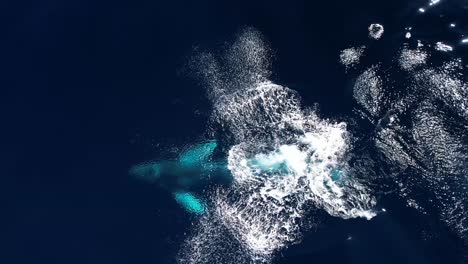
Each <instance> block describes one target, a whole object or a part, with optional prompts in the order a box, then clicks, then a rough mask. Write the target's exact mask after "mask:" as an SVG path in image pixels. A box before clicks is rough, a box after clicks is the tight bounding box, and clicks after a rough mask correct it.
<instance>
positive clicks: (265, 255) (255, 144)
mask: <svg viewBox="0 0 468 264" xmlns="http://www.w3.org/2000/svg"><path fill="white" fill-rule="evenodd" d="M233 47H234V48H230V49H228V52H227V54H228V58H230V55H232V56H233V55H237V56H234V57H236V59H235V60H230V59H228V61H227V63H226V64H224V65H223V64H222V62H223V61H224V60H223V59H222V60H220V61H221V63H220V61H217V60H215V59H214V56H211V55H210V56H211V57H210V60H203V61H202V64H201V65H199V67H200V68H201V69H209V71H210V72H209V73H208V74H205V76H208V77H209V78H210V79H209V80H207V81H206V83H208V84H211V86H210V87H208V90H209V92H210V94H211V95H212V101H213V120H214V125H216V126H219V127H221V128H222V129H223V135H230V136H229V138H230V139H231V142H232V143H233V146H232V147H231V148H230V150H229V153H228V168H229V169H230V171H231V173H232V175H233V177H234V183H233V185H232V186H231V187H229V188H227V189H217V190H216V192H215V194H214V196H213V200H212V203H213V206H214V210H213V212H212V213H210V215H211V217H212V218H214V219H216V221H213V220H206V219H209V218H208V217H207V218H206V219H205V218H203V219H202V220H201V221H210V222H205V223H203V224H201V227H202V228H199V230H198V231H197V232H195V235H194V236H192V238H190V239H189V240H188V242H187V243H188V244H187V246H186V247H184V248H185V253H182V256H183V257H181V260H183V261H182V262H188V263H199V262H197V261H196V259H201V257H199V256H197V257H196V258H195V257H194V258H191V257H190V254H195V253H193V252H196V254H198V255H199V254H201V253H200V252H202V251H200V250H199V249H195V248H193V247H197V248H200V247H209V249H206V250H204V252H211V253H210V255H206V256H204V257H205V258H206V259H210V258H211V254H212V255H213V256H219V254H218V253H213V251H215V250H214V249H213V248H212V247H216V245H213V244H211V243H209V244H204V245H200V243H195V244H194V245H190V243H192V242H190V241H194V239H193V238H196V239H200V240H201V241H207V239H204V238H203V237H205V236H209V237H212V236H213V232H218V231H216V230H228V232H227V233H228V235H226V231H222V232H223V234H224V235H218V236H226V237H231V238H234V239H235V241H237V243H238V244H239V247H238V250H239V254H248V256H249V258H250V261H254V262H265V261H269V260H270V259H271V258H272V256H273V255H274V254H275V253H276V252H277V251H278V250H280V249H282V248H284V247H287V246H288V245H289V244H291V243H296V242H298V241H299V240H300V237H301V232H302V229H303V228H304V226H303V224H302V223H303V222H304V221H305V219H304V217H305V216H306V215H307V213H308V212H309V211H310V208H313V207H315V208H319V209H323V210H325V211H326V212H327V213H328V214H330V215H332V216H336V217H341V218H344V219H347V218H356V217H363V218H366V219H371V218H372V217H373V216H375V212H373V211H372V209H371V208H372V207H373V206H374V205H375V199H374V198H373V197H372V196H371V195H369V193H368V191H367V189H366V188H365V187H364V186H363V185H361V184H360V183H359V182H357V181H356V180H354V179H353V178H352V177H350V175H349V176H348V177H346V179H343V180H340V181H336V180H333V179H332V173H333V170H335V169H339V168H340V167H341V166H344V164H343V158H344V155H345V154H346V151H347V149H348V147H349V138H350V135H349V133H348V132H347V129H346V124H345V123H337V122H331V121H327V120H323V119H320V118H319V117H318V116H317V115H316V113H315V112H314V111H312V110H307V109H303V107H302V106H301V105H300V98H299V97H298V95H297V93H296V92H294V91H293V90H290V89H288V88H286V87H283V86H280V85H277V84H274V83H272V82H270V81H268V80H267V76H265V74H263V73H269V70H268V68H267V67H268V66H269V63H258V62H263V60H262V58H259V57H258V56H257V54H263V56H264V55H265V54H266V53H264V50H266V49H267V48H266V45H265V44H264V42H263V40H262V38H261V37H260V35H259V33H258V32H256V31H254V30H247V31H245V32H244V33H243V34H241V35H240V36H239V39H238V40H237V41H236V42H235V43H234V44H233ZM232 51H234V53H230V52H232ZM236 52H238V53H237V54H235V53H236ZM203 56H205V57H204V58H206V57H207V56H208V55H207V54H204V55H203ZM244 57H246V58H244ZM266 57H267V56H266ZM224 62H226V61H224ZM250 62H253V63H251V64H249V63H250ZM206 63H208V64H206ZM243 63H248V65H247V67H244V65H243ZM232 69H234V70H232ZM237 75H240V76H243V77H242V78H241V79H239V78H237V77H236V76H237ZM230 80H241V81H237V83H235V85H234V86H233V85H232V84H226V82H230ZM226 87H229V89H226ZM204 219H205V220H204ZM220 224H221V225H222V226H223V227H211V226H210V225H220ZM206 230H209V231H206ZM207 232H210V233H209V234H207ZM220 232H221V231H220ZM236 250H237V249H236ZM213 261H215V260H214V259H213ZM223 261H224V262H223V263H234V262H236V261H238V260H236V258H233V259H232V260H231V259H224V260H223Z"/></svg>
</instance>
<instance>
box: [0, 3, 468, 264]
mask: <svg viewBox="0 0 468 264" xmlns="http://www.w3.org/2000/svg"><path fill="white" fill-rule="evenodd" d="M447 2H449V1H447ZM450 2H451V3H450V4H447V3H442V4H444V5H443V6H442V7H441V9H440V10H441V11H440V12H441V13H443V14H444V16H441V15H440V14H439V13H434V14H431V13H430V12H428V16H427V17H426V19H425V20H423V19H420V18H418V17H417V16H416V13H415V10H416V9H417V7H418V6H420V5H426V4H427V3H426V2H425V1H411V2H409V1H403V0H397V1H359V0H357V1H338V0H330V1H245V2H242V1H230V2H227V1H154V0H153V1H146V0H136V1H121V0H118V1H82V0H80V1H77V0H71V1H55V0H48V1H35V2H30V3H19V2H9V3H8V2H7V3H4V4H2V6H3V7H4V8H2V11H4V13H5V14H4V15H3V16H2V24H3V25H4V26H5V25H6V27H3V31H2V41H1V42H2V43H1V44H0V45H1V46H2V47H3V48H2V50H3V52H2V53H4V55H3V56H2V58H1V61H2V64H3V66H4V67H2V68H3V70H2V73H1V76H2V91H4V94H5V96H2V99H4V101H3V102H2V104H1V107H2V112H3V113H4V117H3V119H4V122H3V124H4V127H3V128H4V129H3V130H4V132H6V136H4V139H5V143H4V144H5V145H3V147H2V149H3V151H2V152H3V155H2V158H3V160H4V161H6V162H5V164H6V165H5V166H6V167H4V168H5V169H4V173H5V174H4V175H5V176H7V177H8V178H9V179H12V181H13V184H14V188H13V189H11V190H9V191H7V194H8V196H9V201H10V202H12V204H13V208H14V211H15V213H16V216H15V224H14V247H15V252H16V253H17V254H18V257H17V258H16V259H14V260H11V261H9V262H6V263H68V264H73V263H80V264H83V263H89V264H94V263H99V264H104V263H113V264H118V263H141V264H143V263H175V256H176V254H177V251H178V249H179V246H180V243H181V242H182V241H183V239H184V237H185V234H186V232H188V231H189V230H190V228H191V222H192V220H193V217H194V216H191V215H189V214H187V213H186V212H185V211H184V210H183V209H181V208H180V207H179V206H178V205H177V203H176V202H175V201H174V200H173V199H172V197H171V196H170V195H169V194H168V193H167V192H165V191H164V190H163V189H161V188H158V186H155V185H151V184H148V183H145V182H141V181H137V180H135V179H133V178H131V177H129V175H128V169H129V168H130V167H131V166H132V165H134V164H136V163H138V162H141V161H144V160H150V159H154V158H155V157H157V156H158V155H159V154H160V153H158V152H159V151H160V150H161V148H162V147H161V146H174V145H183V144H186V143H187V142H190V141H193V140H195V139H198V138H200V137H201V136H202V135H203V134H204V133H205V131H206V124H207V121H208V115H209V109H210V106H209V103H208V100H207V98H206V96H205V90H204V88H203V87H201V86H200V85H198V84H197V82H196V81H194V80H193V78H191V77H190V76H188V74H186V71H184V67H185V64H186V62H187V60H188V58H189V57H190V56H191V54H192V53H193V50H194V48H196V47H202V48H203V49H216V48H218V47H220V46H222V45H223V44H224V42H225V41H228V40H232V38H233V37H234V36H235V34H236V33H238V32H239V30H241V29H243V28H245V27H246V26H252V27H255V28H256V29H258V30H259V31H260V32H262V33H263V35H264V37H265V38H266V39H267V40H268V42H269V43H270V45H271V47H272V49H273V50H274V51H275V60H274V62H273V80H275V81H277V82H278V83H280V84H282V85H286V86H288V87H290V88H292V89H294V90H297V91H298V93H299V94H300V95H301V97H302V98H303V103H304V105H310V106H311V105H313V104H314V103H318V104H319V108H320V112H321V114H322V115H323V116H325V117H333V118H340V117H344V116H347V115H349V114H351V110H352V108H353V104H354V103H353V99H352V95H351V92H350V90H351V89H352V87H351V86H352V83H351V81H350V80H349V79H347V78H346V75H345V74H344V71H343V67H342V66H341V65H339V63H338V55H339V52H340V51H341V50H342V49H344V48H347V47H349V46H355V45H359V44H360V43H364V42H366V41H368V37H367V27H368V26H369V24H371V23H374V22H378V23H381V24H383V25H384V26H385V37H386V38H387V39H389V40H390V41H386V42H385V44H381V46H380V47H378V48H379V49H380V50H385V51H388V54H390V53H392V51H396V50H397V49H398V48H400V46H399V45H400V43H401V42H400V40H401V38H402V36H403V35H404V28H405V27H407V26H413V27H416V26H417V25H418V26H419V28H418V30H419V37H420V38H421V39H431V38H436V37H441V36H443V37H444V39H446V40H453V41H455V40H456V39H457V38H458V37H459V36H460V34H462V33H463V31H464V32H465V34H468V27H467V25H468V24H467V23H466V22H467V18H468V14H467V9H466V8H467V4H466V3H465V4H464V3H463V1H450ZM442 4H441V5H442ZM447 17H448V18H447ZM444 19H446V20H447V21H452V20H455V21H456V22H457V23H458V24H459V28H458V29H457V30H458V31H457V32H453V34H452V33H450V32H448V33H447V32H445V31H443V30H442V29H439V28H438V26H437V25H439V24H440V23H439V22H440V21H441V20H444ZM392 38H394V39H395V41H394V42H393V41H391V39H392ZM456 52H457V54H458V55H460V56H466V54H467V52H468V49H467V48H466V47H465V48H463V47H460V48H459V49H458V50H457V51H456ZM380 59H381V60H384V61H385V60H387V61H390V60H391V57H390V55H389V56H388V57H386V56H385V54H383V55H382V57H381V58H380ZM379 206H380V207H385V208H386V209H387V210H388V211H389V212H391V213H388V214H384V215H379V216H377V217H376V218H375V219H373V220H372V221H367V220H362V219H357V220H342V219H338V218H333V217H329V216H323V217H322V218H321V225H320V226H319V227H318V228H317V229H316V230H311V231H310V232H308V233H307V234H306V235H305V237H304V239H303V241H302V243H301V244H298V245H293V246H291V247H290V248H289V249H287V250H284V251H282V252H281V253H280V254H279V255H278V257H277V258H276V260H275V262H276V263H412V264H416V263H463V254H464V252H463V251H466V250H467V249H466V246H463V242H462V241H461V239H460V238H459V237H457V235H456V234H454V233H453V232H452V231H451V230H449V228H447V227H446V226H444V224H443V223H441V222H440V221H438V219H437V216H427V215H421V214H419V213H418V212H416V211H415V210H414V209H412V208H408V207H406V206H405V203H404V201H402V200H401V199H399V198H398V197H396V196H395V197H393V196H391V195H390V196H388V197H386V199H385V200H381V201H379ZM428 226H430V227H431V228H427V227H428ZM426 230H431V232H432V231H434V232H435V233H430V234H426V233H424V232H427V231H426ZM423 236H428V237H431V238H432V239H428V240H423V239H421V237H423ZM348 237H350V238H351V239H347V238H348ZM465 260H466V259H465Z"/></svg>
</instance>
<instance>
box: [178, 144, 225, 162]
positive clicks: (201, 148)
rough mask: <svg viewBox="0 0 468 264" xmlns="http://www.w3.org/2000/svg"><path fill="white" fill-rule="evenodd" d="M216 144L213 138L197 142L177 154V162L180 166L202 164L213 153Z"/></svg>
mask: <svg viewBox="0 0 468 264" xmlns="http://www.w3.org/2000/svg"><path fill="white" fill-rule="evenodd" d="M217 146H218V144H217V143H216V141H215V140H211V141H208V142H206V143H203V144H198V145H196V146H194V147H192V148H190V149H188V150H186V151H185V152H183V153H182V154H181V155H180V156H179V162H180V165H182V166H197V165H201V166H203V165H204V164H203V163H204V162H207V159H208V158H209V157H210V156H211V155H212V154H213V151H214V150H215V148H216V147H217Z"/></svg>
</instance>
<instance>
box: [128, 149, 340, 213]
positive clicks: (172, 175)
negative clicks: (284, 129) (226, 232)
mask: <svg viewBox="0 0 468 264" xmlns="http://www.w3.org/2000/svg"><path fill="white" fill-rule="evenodd" d="M217 147H218V143H217V141H216V140H210V141H207V142H203V143H200V144H196V145H194V146H192V147H191V148H188V149H186V150H185V151H183V152H182V153H180V154H179V155H178V157H177V158H176V159H172V160H160V161H156V162H147V163H143V164H139V165H136V166H133V167H132V168H131V169H130V174H131V175H133V176H134V177H138V178H141V179H144V180H147V181H149V182H153V183H158V184H159V185H160V186H162V187H163V188H164V189H166V190H168V191H169V192H171V193H172V195H173V197H174V199H175V201H176V202H177V203H178V204H179V205H181V206H182V207H183V208H184V209H185V210H186V211H187V212H189V213H194V214H203V213H204V212H205V210H206V205H205V203H204V202H203V201H202V199H200V198H199V197H198V196H197V195H196V190H197V189H198V190H199V189H203V187H205V186H207V185H209V184H210V183H212V182H216V181H217V182H218V183H229V182H230V181H231V180H232V175H231V173H230V171H229V169H228V165H227V159H226V158H218V159H216V158H215V157H214V155H213V152H214V151H215V149H216V148H217ZM294 156H295V155H294V153H287V152H286V153H281V152H280V153H273V154H270V155H265V154H257V155H255V156H254V157H252V158H251V159H249V160H248V162H247V165H248V166H249V167H250V168H252V169H254V170H258V171H262V172H264V175H268V174H269V173H268V172H272V173H277V172H284V173H283V174H284V175H287V174H288V170H290V169H292V168H294V166H295V164H294V158H295V157H294ZM331 178H332V180H333V181H334V182H337V183H339V184H340V183H342V182H343V180H344V178H345V175H344V173H343V172H342V171H341V170H338V169H337V168H335V169H333V170H332V175H331Z"/></svg>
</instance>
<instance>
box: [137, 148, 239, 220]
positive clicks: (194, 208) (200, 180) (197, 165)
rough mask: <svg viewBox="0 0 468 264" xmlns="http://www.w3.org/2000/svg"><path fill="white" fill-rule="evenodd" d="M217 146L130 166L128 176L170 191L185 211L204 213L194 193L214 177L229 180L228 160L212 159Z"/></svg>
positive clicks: (189, 149) (188, 150)
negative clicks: (172, 158)
mask: <svg viewBox="0 0 468 264" xmlns="http://www.w3.org/2000/svg"><path fill="white" fill-rule="evenodd" d="M217 147H218V144H217V142H216V141H215V140H210V141H207V142H203V143H200V144H196V145H194V146H193V147H191V148H188V149H187V150H185V151H183V152H182V153H181V154H179V156H178V157H177V158H176V159H174V160H161V161H156V162H148V163H143V164H139V165H136V166H133V167H132V168H131V169H130V174H131V175H133V176H135V177H138V178H142V179H144V180H147V181H150V182H153V183H158V184H159V185H160V186H162V187H163V188H164V189H166V190H168V191H170V192H171V193H172V194H173V196H174V199H175V200H176V201H177V203H178V204H180V205H181V206H182V207H183V208H184V209H185V210H186V211H188V212H190V213H195V214H203V212H204V211H205V209H206V206H205V204H204V203H203V201H202V200H201V199H200V198H198V197H197V195H196V194H195V193H194V190H195V189H197V187H200V186H203V185H207V184H209V182H208V180H210V179H213V178H217V179H220V178H223V179H224V180H226V179H227V180H229V179H230V177H231V176H230V173H229V170H228V168H227V161H226V160H225V159H224V160H214V157H213V152H214V150H215V149H216V148H217Z"/></svg>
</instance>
